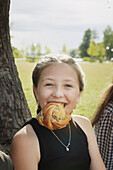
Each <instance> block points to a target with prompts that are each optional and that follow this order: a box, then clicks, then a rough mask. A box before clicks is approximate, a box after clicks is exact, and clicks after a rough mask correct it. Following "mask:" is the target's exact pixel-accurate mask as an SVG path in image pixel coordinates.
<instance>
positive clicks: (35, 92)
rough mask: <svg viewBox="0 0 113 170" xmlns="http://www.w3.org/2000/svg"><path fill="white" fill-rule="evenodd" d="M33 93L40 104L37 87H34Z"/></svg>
mask: <svg viewBox="0 0 113 170" xmlns="http://www.w3.org/2000/svg"><path fill="white" fill-rule="evenodd" d="M33 93H34V96H35V98H36V101H37V102H38V90H37V88H36V87H35V86H33Z"/></svg>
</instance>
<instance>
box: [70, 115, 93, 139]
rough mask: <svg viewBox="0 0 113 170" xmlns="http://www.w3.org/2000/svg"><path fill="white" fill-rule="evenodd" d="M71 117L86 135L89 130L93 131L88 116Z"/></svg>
mask: <svg viewBox="0 0 113 170" xmlns="http://www.w3.org/2000/svg"><path fill="white" fill-rule="evenodd" d="M72 119H73V120H74V121H75V122H76V123H77V124H78V125H79V126H80V127H81V129H82V130H83V131H84V132H85V134H86V136H87V137H88V136H89V135H90V133H91V132H92V133H93V128H92V125H91V122H90V120H89V119H88V118H86V117H84V116H80V115H72Z"/></svg>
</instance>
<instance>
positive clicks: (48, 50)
mask: <svg viewBox="0 0 113 170" xmlns="http://www.w3.org/2000/svg"><path fill="white" fill-rule="evenodd" d="M50 53H51V50H50V48H48V47H47V46H45V54H50Z"/></svg>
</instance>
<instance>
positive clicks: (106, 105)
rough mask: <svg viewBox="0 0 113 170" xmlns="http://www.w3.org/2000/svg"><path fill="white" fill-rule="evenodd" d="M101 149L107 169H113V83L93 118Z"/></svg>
mask: <svg viewBox="0 0 113 170" xmlns="http://www.w3.org/2000/svg"><path fill="white" fill-rule="evenodd" d="M92 125H93V126H94V125H95V134H96V137H97V143H98V146H99V150H100V153H101V156H102V158H103V161H104V163H105V166H106V168H107V170H112V169H113V84H111V85H110V86H109V87H108V88H107V89H106V91H105V93H104V95H103V97H102V99H101V101H100V103H99V105H98V108H97V111H96V114H95V116H94V118H93V120H92Z"/></svg>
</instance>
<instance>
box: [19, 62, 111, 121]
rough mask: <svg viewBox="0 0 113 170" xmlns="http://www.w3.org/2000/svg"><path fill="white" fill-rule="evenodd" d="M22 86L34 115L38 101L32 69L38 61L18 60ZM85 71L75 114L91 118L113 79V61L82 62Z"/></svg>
mask: <svg viewBox="0 0 113 170" xmlns="http://www.w3.org/2000/svg"><path fill="white" fill-rule="evenodd" d="M16 65H17V69H18V72H19V77H20V80H21V82H22V87H23V90H24V93H25V96H26V99H27V102H28V105H29V108H30V110H31V113H32V115H33V116H35V115H36V109H37V105H36V101H35V98H34V95H33V92H32V71H33V68H34V66H35V65H36V63H30V62H25V61H16ZM80 65H81V67H82V69H83V71H84V72H85V89H84V92H83V94H82V95H81V99H80V102H79V104H78V105H77V106H76V109H75V110H74V114H80V115H84V116H86V117H88V118H89V119H90V120H91V118H92V116H93V114H94V112H95V110H96V107H97V105H98V102H99V100H100V98H101V97H102V95H103V93H104V91H105V90H106V88H107V86H108V85H109V84H110V83H111V81H112V80H113V63H85V62H81V63H80Z"/></svg>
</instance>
